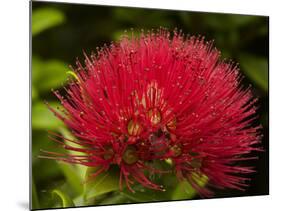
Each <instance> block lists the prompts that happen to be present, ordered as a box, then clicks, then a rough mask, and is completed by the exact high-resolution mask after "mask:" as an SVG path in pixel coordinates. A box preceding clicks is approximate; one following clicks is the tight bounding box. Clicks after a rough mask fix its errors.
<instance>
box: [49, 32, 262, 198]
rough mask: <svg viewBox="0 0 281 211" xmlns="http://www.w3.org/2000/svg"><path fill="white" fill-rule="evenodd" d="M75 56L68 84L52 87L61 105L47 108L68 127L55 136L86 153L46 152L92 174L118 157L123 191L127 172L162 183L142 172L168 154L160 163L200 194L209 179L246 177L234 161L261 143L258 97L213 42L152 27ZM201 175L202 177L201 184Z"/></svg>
mask: <svg viewBox="0 0 281 211" xmlns="http://www.w3.org/2000/svg"><path fill="white" fill-rule="evenodd" d="M76 65H77V67H76V68H74V71H75V74H76V76H77V77H76V79H72V80H71V81H70V82H69V84H68V85H67V88H66V94H65V95H64V96H62V95H61V94H59V92H58V91H55V92H54V93H55V95H56V96H57V97H58V98H59V99H60V101H61V103H62V106H63V107H64V111H63V112H60V111H59V110H57V109H54V108H51V107H49V108H50V109H51V110H52V111H53V112H54V113H55V115H56V116H57V117H58V118H60V119H61V120H62V121H63V122H64V123H65V125H66V126H67V127H68V128H69V129H70V130H71V131H72V134H73V136H75V137H76V140H67V139H66V138H63V137H62V138H63V139H65V140H67V141H72V142H74V143H75V144H76V145H75V147H73V146H69V145H68V144H66V143H64V142H62V144H63V146H64V147H65V148H66V149H69V150H72V151H77V152H84V153H85V155H84V156H82V155H80V156H77V155H71V154H68V155H62V154H59V153H51V152H50V153H49V154H50V155H49V157H50V158H55V159H58V160H62V161H66V162H69V163H75V164H81V165H86V166H90V167H96V168H97V169H98V170H97V171H96V173H95V175H98V174H100V173H102V172H104V171H107V170H108V169H109V168H110V166H111V165H118V166H119V169H120V187H122V184H123V182H124V181H125V184H126V185H127V187H128V188H129V189H130V190H131V191H134V190H133V188H132V184H133V183H134V182H137V183H140V184H142V185H143V186H145V187H147V188H151V189H156V190H163V186H162V185H163V184H154V183H153V182H152V181H151V180H150V179H149V178H148V177H147V174H146V172H147V171H149V172H153V173H154V174H163V173H167V172H163V171H162V170H161V169H155V168H154V167H153V166H152V165H151V164H150V163H151V161H154V160H158V161H160V162H167V161H171V162H169V163H170V164H171V171H170V172H168V173H170V174H172V173H174V174H176V175H177V177H178V179H179V180H187V181H188V182H189V183H190V184H191V185H192V186H193V187H194V188H195V189H196V190H197V191H198V192H199V193H200V194H201V195H202V196H208V195H209V194H211V193H212V192H211V191H210V190H209V187H216V188H231V189H239V190H243V189H244V188H245V187H246V186H247V183H246V181H247V180H249V178H248V177H246V174H247V173H250V172H253V171H254V170H253V168H252V167H250V166H244V165H243V162H242V164H241V162H240V161H243V160H247V159H252V158H253V157H251V154H250V153H251V152H252V151H255V150H260V148H259V145H258V143H259V142H260V138H261V134H260V128H261V126H253V120H255V119H256V118H257V115H256V114H255V113H256V107H255V104H256V101H257V100H256V99H255V98H254V97H253V95H252V93H251V90H250V86H249V87H248V88H244V87H241V85H240V82H241V78H242V77H241V74H240V73H239V69H238V67H237V66H236V65H234V64H233V63H231V62H226V61H224V60H223V61H222V60H220V52H219V51H218V50H216V49H215V48H213V46H212V43H209V42H206V41H204V38H202V37H193V36H191V37H185V36H184V35H183V34H182V33H180V32H177V31H175V32H174V33H173V34H170V33H169V32H168V31H167V30H163V29H160V30H158V31H157V32H156V33H154V32H148V33H144V32H142V34H141V36H140V37H135V36H134V35H133V34H132V36H130V37H128V36H126V35H125V36H124V37H122V39H121V40H120V41H119V42H117V43H112V44H111V45H110V46H109V47H107V46H105V47H104V48H102V49H100V50H98V52H97V54H96V55H94V54H92V55H91V56H90V57H88V56H87V55H86V54H85V63H84V65H83V64H81V63H80V62H79V61H77V64H76ZM52 134H54V135H55V136H56V137H57V139H58V137H60V135H57V134H55V133H52ZM238 161H239V164H238ZM95 175H94V176H95ZM202 178H205V179H207V180H208V185H206V186H204V187H203V186H202V185H199V180H200V179H202Z"/></svg>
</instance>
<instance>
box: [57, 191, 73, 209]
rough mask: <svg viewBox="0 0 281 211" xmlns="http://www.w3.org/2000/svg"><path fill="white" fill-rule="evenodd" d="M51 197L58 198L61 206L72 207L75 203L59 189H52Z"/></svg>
mask: <svg viewBox="0 0 281 211" xmlns="http://www.w3.org/2000/svg"><path fill="white" fill-rule="evenodd" d="M52 195H53V198H57V199H59V201H60V203H61V206H62V207H74V206H75V204H74V203H73V201H72V200H71V198H70V197H69V196H68V195H67V194H65V193H63V192H62V191H61V190H58V189H55V190H53V191H52Z"/></svg>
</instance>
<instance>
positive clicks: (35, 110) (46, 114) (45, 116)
mask: <svg viewBox="0 0 281 211" xmlns="http://www.w3.org/2000/svg"><path fill="white" fill-rule="evenodd" d="M49 104H50V106H51V107H53V108H57V107H59V106H60V105H59V104H58V103H49ZM61 126H63V124H62V122H61V121H60V120H59V119H58V118H56V117H55V115H54V114H53V113H52V112H51V111H50V110H49V109H48V107H47V106H46V105H45V104H44V103H42V102H36V103H33V105H32V129H42V130H48V129H58V128H59V127H61Z"/></svg>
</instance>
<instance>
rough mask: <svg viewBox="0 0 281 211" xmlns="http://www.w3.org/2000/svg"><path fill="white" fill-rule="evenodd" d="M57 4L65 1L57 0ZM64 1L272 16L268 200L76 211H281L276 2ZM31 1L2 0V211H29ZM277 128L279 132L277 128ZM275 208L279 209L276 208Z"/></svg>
mask: <svg viewBox="0 0 281 211" xmlns="http://www.w3.org/2000/svg"><path fill="white" fill-rule="evenodd" d="M57 2H66V1H62V0H58V1H57ZM67 2H76V3H91V4H104V5H121V6H134V7H148V8H163V9H168V8H170V9H177V10H193V11H208V12H224V13H240V14H256V15H269V16H270V196H259V197H242V198H227V199H209V200H197V201H182V202H167V203H166V202H165V203H149V204H138V205H120V206H114V207H109V206H104V207H94V208H91V207H90V208H78V209H67V210H69V211H72V210H73V211H79V210H83V211H84V210H90V209H95V210H100V211H102V210H107V209H109V208H110V209H115V210H120V211H121V210H122V211H124V210H131V209H136V210H143V209H162V210H171V209H185V210H189V211H194V210H204V209H205V210H216V211H220V210H223V211H225V210H227V211H231V210H235V211H237V210H247V209H249V210H255V211H258V210H266V209H269V210H270V209H273V208H275V209H274V210H281V209H280V207H281V206H280V201H279V199H280V193H281V186H280V181H281V179H280V178H281V177H280V175H281V171H280V169H281V168H280V162H279V161H280V157H279V155H280V150H281V140H280V139H279V137H280V135H279V131H278V129H279V128H280V125H281V123H280V122H281V116H280V108H281V105H280V101H281V96H280V91H279V89H280V88H281V87H280V86H279V84H281V83H280V80H281V70H280V69H281V65H280V47H281V46H280V39H281V31H280V28H281V27H280V21H279V20H281V17H280V13H281V12H280V6H279V5H278V1H277V0H267V1H259V0H255V1H251V0H248V1H247V0H225V1H223V0H177V1H176V0H92V1H90V0H83V1H78V0H67ZM28 7H29V2H28V1H27V0H13V1H10V0H6V1H3V2H1V12H0V15H1V18H0V21H1V25H0V26H1V28H0V29H1V33H0V36H1V39H0V42H1V45H0V49H1V50H0V52H1V55H0V58H1V66H0V69H1V74H0V77H1V79H0V90H1V109H0V112H1V113H0V124H1V127H0V128H1V130H0V131H1V133H0V134H1V135H0V140H1V144H0V146H1V150H0V156H1V157H0V162H1V165H0V169H1V171H0V177H1V178H0V184H1V185H0V193H1V196H0V199H1V207H0V209H1V210H12V211H17V210H27V209H28V208H27V207H28V200H29V199H28V186H29V184H28V183H29V182H28V181H29V172H28V169H29V168H28V149H29V148H28V139H29V124H28V122H29V99H28V96H29V50H28V49H29V35H28V31H29V9H28ZM279 130H280V129H279ZM278 207H279V208H278Z"/></svg>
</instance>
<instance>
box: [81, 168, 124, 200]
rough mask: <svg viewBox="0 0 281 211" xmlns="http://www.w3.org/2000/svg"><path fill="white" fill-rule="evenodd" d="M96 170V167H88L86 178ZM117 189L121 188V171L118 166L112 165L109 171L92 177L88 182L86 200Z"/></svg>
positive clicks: (85, 193)
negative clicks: (119, 171)
mask: <svg viewBox="0 0 281 211" xmlns="http://www.w3.org/2000/svg"><path fill="white" fill-rule="evenodd" d="M96 170H97V169H95V168H88V170H87V173H86V179H87V178H89V177H91V174H93V173H94V172H96ZM115 190H119V173H118V170H117V169H116V168H114V167H111V168H110V169H109V170H108V171H106V172H104V173H101V174H99V175H98V176H96V177H92V178H91V179H90V180H89V181H88V182H86V184H85V189H84V191H85V192H84V195H85V198H86V200H88V199H90V198H95V197H97V196H99V195H101V194H105V193H109V192H111V191H115Z"/></svg>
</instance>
